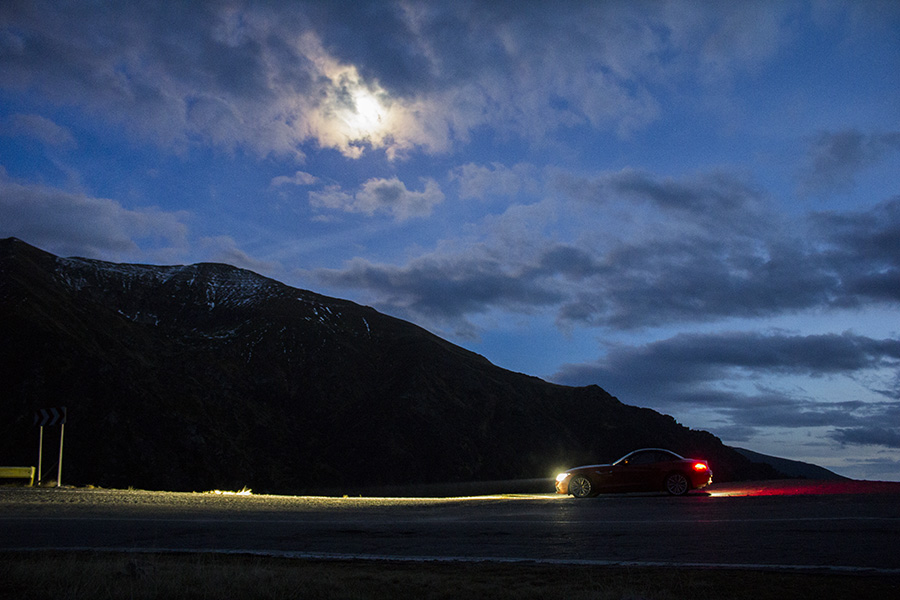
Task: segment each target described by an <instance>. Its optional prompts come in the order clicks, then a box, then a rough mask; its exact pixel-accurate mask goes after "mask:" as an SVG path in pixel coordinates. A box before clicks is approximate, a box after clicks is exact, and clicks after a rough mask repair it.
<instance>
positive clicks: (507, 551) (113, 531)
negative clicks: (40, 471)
mask: <svg viewBox="0 0 900 600" xmlns="http://www.w3.org/2000/svg"><path fill="white" fill-rule="evenodd" d="M713 491H714V493H713V494H711V495H710V494H691V495H689V496H687V497H682V498H671V497H667V496H662V495H628V496H601V497H598V498H592V499H584V500H575V499H572V498H569V497H562V496H556V495H553V494H539V495H514V496H479V497H470V498H429V499H424V498H418V499H417V498H402V499H401V498H395V499H384V498H381V499H379V498H323V497H286V496H258V495H253V496H233V495H215V494H184V493H160V492H140V491H112V490H77V489H49V490H45V489H27V488H0V551H8V550H22V549H29V550H35V549H51V548H52V549H82V550H117V551H159V550H163V551H215V552H235V553H261V554H272V555H280V556H296V557H326V558H330V557H340V558H379V559H404V560H409V559H412V560H432V559H440V560H482V559H493V560H504V561H532V560H536V561H547V562H560V563H575V564H603V565H608V564H626V565H708V566H720V567H724V566H728V567H748V568H779V569H780V568H789V569H816V570H817V569H827V570H836V571H849V572H856V571H866V570H878V571H883V572H888V573H895V574H900V502H898V500H900V485H895V486H893V487H891V488H890V489H888V490H887V491H881V492H880V493H801V494H798V495H777V493H774V494H773V493H766V494H762V495H753V496H746V495H743V494H744V493H747V492H746V490H744V491H742V490H741V489H740V488H728V489H725V488H723V489H720V490H719V491H718V492H716V490H715V489H714V490H713ZM769 492H771V489H770V490H769Z"/></svg>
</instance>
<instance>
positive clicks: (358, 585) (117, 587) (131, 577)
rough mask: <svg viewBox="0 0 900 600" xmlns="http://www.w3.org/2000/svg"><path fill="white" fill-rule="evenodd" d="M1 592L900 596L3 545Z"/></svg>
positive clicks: (596, 598) (555, 571)
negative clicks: (11, 550)
mask: <svg viewBox="0 0 900 600" xmlns="http://www.w3.org/2000/svg"><path fill="white" fill-rule="evenodd" d="M0 597H2V598H16V599H18V600H43V599H51V598H52V599H55V600H57V599H71V600H81V599H84V600H93V599H113V598H115V599H119V598H133V599H136V600H140V599H150V598H170V599H185V600H187V599H190V600H194V599H198V600H200V599H217V600H218V599H220V598H241V599H242V600H252V599H254V598H267V599H275V600H278V599H294V598H297V599H301V598H302V599H314V600H357V599H366V600H381V599H384V600H405V599H413V598H415V599H416V600H422V599H436V600H437V599H441V600H443V599H448V600H449V599H455V598H491V599H492V600H506V599H509V600H512V599H515V600H523V599H525V600H527V599H531V598H533V599H543V598H552V597H565V598H567V600H568V599H575V600H580V599H584V600H587V599H590V600H668V599H672V600H674V599H683V598H692V599H694V600H702V599H706V598H708V599H716V600H722V599H744V598H746V599H748V600H749V599H752V600H765V599H773V600H774V599H778V600H782V599H784V598H791V599H792V600H797V599H804V598H810V599H815V600H828V599H832V598H835V599H836V598H855V599H866V598H897V597H900V576H896V575H894V576H892V575H874V574H871V575H844V574H841V575H835V574H821V573H791V572H761V571H749V570H740V571H727V570H718V569H650V568H607V567H603V568H599V567H593V566H553V565H540V564H534V563H515V564H498V563H441V562H432V563H427V562H426V563H408V562H378V561H366V562H362V561H320V560H297V559H286V558H269V557H257V556H243V555H242V556H238V555H218V554H142V553H129V554H121V553H88V552H83V553H82V552H68V553H64V552H20V553H0Z"/></svg>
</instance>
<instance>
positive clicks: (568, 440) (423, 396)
mask: <svg viewBox="0 0 900 600" xmlns="http://www.w3.org/2000/svg"><path fill="white" fill-rule="evenodd" d="M0 339H2V341H3V343H2V345H0V394H2V398H3V400H2V403H0V462H2V463H7V464H23V465H27V464H36V463H37V457H36V455H37V450H38V448H37V446H38V432H37V428H35V427H33V426H32V422H33V413H34V411H35V410H37V409H40V408H47V407H55V406H65V407H67V409H68V421H67V423H66V425H65V438H64V440H65V441H64V448H65V455H64V470H63V480H64V483H70V484H94V485H100V486H104V487H123V486H135V487H139V488H144V489H169V490H204V489H213V488H227V489H235V488H240V487H242V486H245V485H246V486H249V487H252V488H253V489H254V490H255V491H259V492H266V491H267V492H279V493H298V492H304V491H313V490H320V489H323V488H328V489H337V490H343V493H351V494H352V493H353V492H354V491H356V490H359V489H362V488H364V487H366V486H373V485H402V484H408V483H416V484H422V483H442V482H472V481H487V480H507V479H518V478H541V477H552V476H553V474H554V473H555V471H556V470H557V469H559V468H561V467H567V466H571V465H574V464H584V463H587V462H598V461H609V460H613V459H615V458H617V457H618V456H620V455H623V454H625V453H626V452H628V451H630V450H633V449H635V448H639V447H644V446H659V447H666V448H670V449H672V450H674V451H676V452H679V453H682V454H684V455H687V456H695V457H702V458H707V459H708V460H710V461H711V463H712V464H713V468H714V471H715V475H716V478H717V480H729V479H759V478H765V477H771V476H773V475H777V473H776V472H775V471H774V470H773V469H771V468H770V467H768V466H766V465H759V464H754V463H753V462H752V461H750V460H748V459H747V458H745V457H744V456H742V455H741V454H739V453H737V452H735V451H734V450H732V449H730V448H728V447H726V446H724V445H723V444H722V443H721V441H720V440H719V439H718V438H716V437H715V436H713V435H712V434H710V433H708V432H704V431H694V430H690V429H687V428H685V427H683V426H681V425H679V424H677V423H676V422H675V420H674V419H673V418H672V417H670V416H667V415H663V414H660V413H658V412H655V411H653V410H649V409H644V408H637V407H633V406H628V405H626V404H623V403H622V402H620V401H619V400H617V399H616V398H614V397H612V396H611V395H610V394H608V393H607V392H605V391H604V390H602V389H601V388H599V387H597V386H590V387H581V388H574V387H566V386H560V385H554V384H551V383H548V382H545V381H542V380H540V379H537V378H535V377H529V376H526V375H522V374H518V373H513V372H510V371H507V370H504V369H501V368H499V367H497V366H495V365H493V364H491V363H490V362H489V361H488V360H487V359H485V358H484V357H482V356H479V355H477V354H474V353H472V352H469V351H467V350H464V349H463V348H460V347H459V346H455V345H453V344H451V343H449V342H447V341H445V340H443V339H441V338H439V337H437V336H435V335H432V334H431V333H429V332H427V331H425V330H424V329H422V328H420V327H417V326H416V325H413V324H411V323H408V322H406V321H402V320H399V319H396V318H393V317H389V316H386V315H383V314H381V313H379V312H377V311H375V310H374V309H372V308H369V307H365V306H360V305H358V304H354V303H353V302H349V301H346V300H339V299H335V298H329V297H326V296H321V295H319V294H315V293H313V292H309V291H304V290H299V289H295V288H292V287H289V286H287V285H284V284H282V283H279V282H277V281H275V280H272V279H268V278H266V277H263V276H261V275H258V274H256V273H253V272H250V271H246V270H242V269H238V268H235V267H231V266H228V265H223V264H208V263H203V264H196V265H189V266H151V265H134V264H114V263H109V262H103V261H97V260H87V259H82V258H60V257H56V256H54V255H52V254H49V253H47V252H44V251H42V250H39V249H37V248H34V247H32V246H29V245H28V244H26V243H24V242H22V241H20V240H17V239H14V238H10V239H5V240H0ZM56 430H57V427H48V428H45V432H44V464H43V467H44V472H45V473H47V472H48V471H51V472H52V469H53V468H54V466H53V463H54V462H55V458H54V457H55V453H56V452H57V450H56V444H57V442H56V440H57V439H58V437H57V435H56ZM48 457H51V458H48Z"/></svg>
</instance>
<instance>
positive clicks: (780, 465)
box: [733, 447, 849, 481]
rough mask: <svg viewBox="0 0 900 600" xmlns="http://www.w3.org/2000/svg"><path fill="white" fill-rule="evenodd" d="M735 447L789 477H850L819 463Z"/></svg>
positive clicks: (823, 479) (843, 478) (834, 479)
mask: <svg viewBox="0 0 900 600" xmlns="http://www.w3.org/2000/svg"><path fill="white" fill-rule="evenodd" d="M733 448H734V450H736V451H737V452H738V454H740V455H742V456H745V457H746V458H748V459H750V460H751V461H753V462H754V463H761V464H766V465H769V466H771V467H772V468H773V469H776V470H778V471H779V472H781V473H784V474H785V475H786V476H788V477H794V478H798V479H816V480H822V481H829V480H831V481H840V480H846V479H849V478H848V477H844V476H843V475H838V474H837V473H835V472H834V471H829V470H828V469H826V468H825V467H820V466H818V465H814V464H810V463H807V462H802V461H799V460H791V459H789V458H779V457H777V456H768V455H766V454H760V453H759V452H754V451H753V450H747V449H746V448H736V447H733Z"/></svg>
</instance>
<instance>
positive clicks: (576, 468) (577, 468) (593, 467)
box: [566, 464, 612, 473]
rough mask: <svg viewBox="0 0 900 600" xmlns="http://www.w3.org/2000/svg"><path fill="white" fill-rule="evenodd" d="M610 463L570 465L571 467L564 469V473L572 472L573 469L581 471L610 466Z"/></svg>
mask: <svg viewBox="0 0 900 600" xmlns="http://www.w3.org/2000/svg"><path fill="white" fill-rule="evenodd" d="M611 466H612V465H611V464H603V465H582V466H580V467H572V468H571V469H566V473H574V472H575V471H582V470H584V469H599V468H605V467H611Z"/></svg>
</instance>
